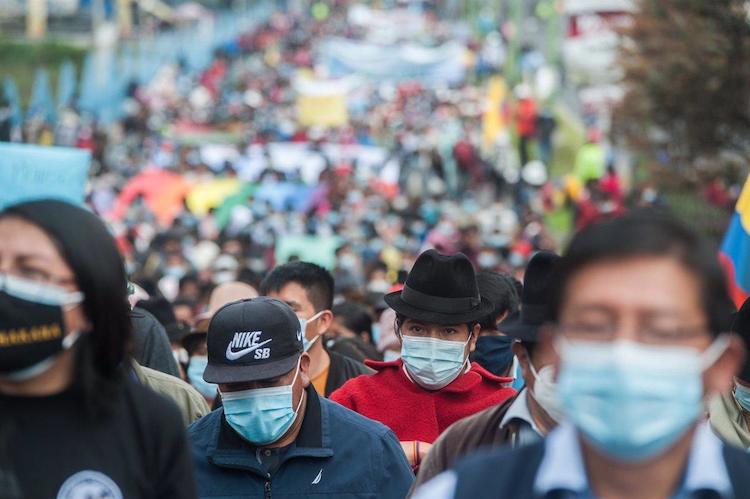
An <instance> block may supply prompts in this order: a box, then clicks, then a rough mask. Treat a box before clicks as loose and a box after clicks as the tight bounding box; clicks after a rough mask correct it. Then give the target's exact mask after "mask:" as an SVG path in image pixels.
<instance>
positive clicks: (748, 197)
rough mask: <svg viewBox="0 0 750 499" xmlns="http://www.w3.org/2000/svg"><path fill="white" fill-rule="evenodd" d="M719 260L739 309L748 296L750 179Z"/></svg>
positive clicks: (730, 225)
mask: <svg viewBox="0 0 750 499" xmlns="http://www.w3.org/2000/svg"><path fill="white" fill-rule="evenodd" d="M720 259H721V263H722V266H723V267H724V269H725V271H726V272H727V277H728V279H729V287H730V292H731V295H732V299H733V300H734V303H735V305H737V307H738V308H739V307H740V306H741V305H742V303H743V302H744V301H745V299H746V298H747V297H748V295H750V177H748V179H747V180H746V181H745V185H744V187H743V188H742V193H741V194H740V198H739V199H738V200H737V206H736V207H735V212H734V214H733V215H732V220H731V222H729V228H728V229H727V233H726V235H725V236H724V242H723V243H722V245H721V253H720Z"/></svg>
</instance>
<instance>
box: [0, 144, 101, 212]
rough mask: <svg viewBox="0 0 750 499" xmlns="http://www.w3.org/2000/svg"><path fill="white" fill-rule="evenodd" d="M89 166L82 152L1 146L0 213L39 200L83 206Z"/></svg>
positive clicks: (57, 148) (15, 145)
mask: <svg viewBox="0 0 750 499" xmlns="http://www.w3.org/2000/svg"><path fill="white" fill-rule="evenodd" d="M90 162H91V155H90V153H89V152H88V151H84V150H82V149H73V148H68V147H43V146H35V145H28V144H14V143H8V142H0V210H1V209H4V208H5V207H6V206H10V205H12V204H16V203H20V202H22V201H30V200H33V199H42V198H53V199H60V200H63V201H68V202H70V203H73V204H82V203H83V200H84V196H85V188H86V178H87V176H88V171H89V164H90Z"/></svg>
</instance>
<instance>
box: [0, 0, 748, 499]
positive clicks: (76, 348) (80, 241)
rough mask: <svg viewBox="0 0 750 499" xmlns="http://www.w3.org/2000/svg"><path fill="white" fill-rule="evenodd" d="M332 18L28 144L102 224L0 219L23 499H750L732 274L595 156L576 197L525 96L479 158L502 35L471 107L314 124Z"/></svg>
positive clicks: (63, 208)
mask: <svg viewBox="0 0 750 499" xmlns="http://www.w3.org/2000/svg"><path fill="white" fill-rule="evenodd" d="M334 3H335V4H336V5H337V6H338V7H340V8H339V9H337V8H333V9H331V10H330V11H329V10H326V11H325V12H324V11H321V10H318V11H316V12H315V13H313V14H314V15H313V16H312V17H306V16H299V15H296V14H291V13H289V12H276V13H274V14H272V15H271V17H270V18H269V19H268V20H263V21H261V22H259V24H258V25H257V26H255V27H254V28H253V29H252V30H251V31H248V32H247V33H245V34H243V35H242V36H240V37H239V38H238V39H235V40H232V41H231V43H228V44H225V45H224V46H222V47H221V48H220V49H219V50H217V51H216V53H215V56H214V58H213V59H212V61H211V63H210V65H209V66H208V67H207V68H205V69H204V70H202V71H198V72H193V71H191V70H190V69H189V66H188V65H186V64H175V65H167V66H165V67H164V68H162V70H161V71H160V72H159V74H158V76H157V77H156V78H155V79H154V80H153V81H150V82H142V83H134V84H133V85H132V86H131V87H130V88H129V91H128V97H127V99H126V100H125V102H124V107H123V113H122V119H120V120H118V121H116V122H115V123H109V124H106V125H105V124H103V123H97V122H96V120H92V119H91V118H90V117H87V116H86V115H85V113H81V112H79V110H77V109H76V107H75V106H74V105H73V106H71V107H70V108H69V109H67V110H66V111H65V113H63V114H62V117H61V118H60V120H59V121H58V123H57V124H56V125H55V126H54V127H49V126H47V125H44V124H42V125H40V123H39V122H38V121H34V119H30V120H29V121H28V122H27V123H26V124H25V126H24V130H23V133H22V134H21V135H22V137H23V139H24V140H25V141H27V142H33V143H46V144H50V145H51V144H53V143H55V144H57V145H64V146H74V147H79V148H84V149H89V150H90V151H91V152H92V158H93V171H92V175H91V182H90V184H91V185H90V190H89V194H88V196H87V199H86V205H87V207H86V208H85V209H84V208H81V207H78V206H74V205H73V204H69V203H67V202H63V201H59V200H52V199H42V200H34V201H25V202H21V203H18V204H15V205H12V206H10V207H7V208H5V209H4V210H3V211H0V497H2V498H3V499H5V498H7V499H20V498H47V497H60V498H72V499H77V498H81V497H107V498H139V497H144V498H145V497H149V498H151V497H153V498H169V497H175V498H192V497H206V498H208V497H265V498H271V497H274V496H278V497H310V496H321V497H384V498H394V499H401V498H405V497H415V498H419V499H421V498H439V497H457V498H463V497H472V498H475V497H488V498H489V497H498V498H528V497H544V498H555V497H564V498H581V499H583V498H590V497H607V498H608V497H617V498H619V497H628V498H667V497H675V498H679V499H683V498H685V499H687V498H699V497H720V498H726V499H728V498H731V497H745V494H748V495H749V496H750V481H748V478H747V477H748V476H750V474H749V473H748V472H749V471H750V456H748V454H747V450H748V448H750V362H748V361H747V360H746V359H745V353H744V342H743V339H745V338H750V302H747V303H746V304H745V305H743V306H742V307H741V309H740V310H739V311H738V312H736V311H735V307H734V304H733V303H732V302H731V300H730V298H729V296H728V294H727V287H726V283H725V277H724V275H723V273H722V270H721V268H720V266H719V264H718V261H717V258H716V255H715V254H714V252H713V251H712V249H711V248H710V247H709V246H708V245H707V243H706V242H705V241H703V240H702V239H701V238H700V237H699V236H697V235H696V234H694V233H693V232H691V230H690V229H688V228H686V227H684V226H683V225H681V224H680V223H679V222H677V221H676V220H675V219H673V218H672V217H671V216H670V215H668V214H667V212H665V211H661V208H660V206H661V205H662V204H664V203H663V200H662V199H661V198H660V196H659V194H658V192H657V191H656V190H655V188H654V187H653V185H652V184H648V183H646V184H643V185H642V186H638V188H634V189H630V190H629V189H626V186H625V185H624V179H623V178H622V176H621V175H620V174H619V173H618V172H617V171H616V168H615V167H614V166H613V164H612V160H611V158H610V157H608V154H607V151H606V149H605V148H604V146H603V139H602V137H601V134H600V133H599V131H598V130H597V129H596V127H594V126H592V127H591V128H590V129H588V130H587V132H586V141H585V144H584V145H583V146H582V147H581V148H580V150H579V151H578V154H577V157H576V158H575V159H574V161H573V164H571V165H568V166H569V169H570V170H571V172H572V173H571V175H569V176H567V177H565V178H563V177H557V176H554V175H552V174H551V168H550V167H551V164H552V162H553V161H554V156H555V154H556V147H555V140H554V136H555V130H556V128H557V127H559V124H558V123H557V122H556V119H555V116H554V113H553V111H552V109H553V106H552V104H553V103H552V102H537V99H536V96H535V89H534V85H533V84H531V82H532V81H533V78H530V77H529V76H530V75H528V74H526V73H524V79H525V80H526V81H525V82H524V83H522V84H521V85H519V86H518V87H517V88H516V89H515V90H514V91H512V92H509V95H508V96H507V98H506V99H505V100H503V101H502V102H501V103H500V104H501V105H500V107H499V108H498V109H496V110H495V111H496V112H497V114H498V116H500V117H501V120H500V121H503V120H505V121H507V126H505V127H504V128H503V127H501V128H499V129H497V130H495V134H494V135H493V136H491V137H490V140H489V141H487V140H485V139H486V138H487V137H486V133H487V128H486V127H487V123H486V122H485V119H484V117H485V115H486V113H487V111H488V110H487V98H486V86H487V85H488V80H487V75H493V74H495V73H496V72H497V71H498V70H499V69H500V67H501V57H500V55H499V53H500V52H501V51H499V50H498V43H499V42H498V40H499V39H500V38H499V37H500V35H499V34H497V33H495V34H494V35H488V36H485V37H483V38H482V39H480V40H473V39H470V38H467V39H466V40H465V48H466V56H467V57H466V58H467V75H466V77H465V79H464V80H463V81H462V82H461V83H460V84H450V85H430V84H427V83H426V82H415V81H397V82H374V81H367V80H364V81H359V82H358V84H357V85H356V86H355V87H354V88H353V89H352V90H351V93H350V95H349V96H348V109H347V113H348V119H347V124H346V125H342V126H332V127H323V126H311V125H304V124H302V123H301V122H300V118H299V116H298V114H297V112H298V108H297V105H298V103H297V97H298V95H297V94H296V92H297V87H296V85H297V82H298V80H299V78H300V77H302V76H301V75H307V76H310V75H316V77H320V73H325V71H323V70H322V69H321V68H320V67H319V65H318V63H317V59H316V55H317V51H318V50H319V49H320V46H321V43H322V42H323V41H324V40H326V39H328V38H330V37H342V38H346V39H349V40H359V39H364V38H365V37H366V36H367V33H366V28H363V27H362V26H361V25H356V24H354V23H351V22H350V19H349V18H348V17H347V9H346V8H345V7H346V5H347V2H334ZM424 20H426V22H427V23H428V25H427V26H428V27H427V28H426V29H425V30H424V32H425V33H428V34H429V36H430V38H431V40H430V42H431V43H433V44H439V43H442V42H445V41H447V40H449V39H451V38H452V37H455V36H456V33H455V32H454V31H453V30H452V29H451V25H450V23H446V22H444V21H439V20H437V19H436V18H434V17H432V16H431V15H430V14H429V13H428V14H427V15H426V16H425V17H424ZM420 36H425V35H424V33H423V34H422V35H420ZM524 67H525V66H524ZM524 71H525V70H524ZM490 100H491V99H490ZM0 111H2V109H0ZM0 118H2V113H1V112H0ZM3 130H5V129H4V128H2V127H0V132H3ZM7 132H8V134H9V136H10V135H13V134H14V132H13V131H11V130H7ZM3 133H5V132H3ZM188 137H189V138H188ZM195 137H198V138H197V139H196V138H195ZM217 137H220V138H219V139H217ZM516 140H517V143H515V144H516V145H514V141H516ZM219 142H220V143H219ZM227 143H228V144H229V145H227ZM279 148H280V149H279ZM279 150H282V151H287V152H288V151H290V150H294V151H296V152H295V155H294V158H293V159H292V160H291V167H288V166H289V165H287V164H283V165H282V164H280V163H283V162H284V161H283V158H282V156H283V155H279V154H278V151H279ZM353 151H354V152H353ZM363 151H364V152H363ZM368 154H369V155H368ZM373 155H374V157H375V158H376V159H372V158H373ZM205 185H211V186H213V187H216V189H217V190H218V191H220V194H217V195H215V196H214V195H212V196H207V197H208V201H206V200H205V199H204V200H203V202H198V200H197V198H196V197H195V196H194V190H193V189H195V188H199V187H201V186H205ZM217 186H218V187H217ZM226 186H228V187H226ZM704 195H705V196H706V198H707V199H709V200H710V201H711V202H712V203H713V204H715V205H717V206H721V207H725V208H726V207H727V206H730V205H731V204H732V202H731V201H732V197H733V196H735V195H734V194H733V193H732V192H729V190H728V189H726V188H724V186H722V185H719V184H715V185H714V184H711V185H710V186H708V187H707V188H706V192H705V193H704ZM735 197H736V196H735ZM566 212H570V213H571V214H572V216H571V217H572V223H570V229H575V234H574V235H573V236H572V240H571V241H570V242H569V243H567V241H566V238H567V234H565V233H561V232H560V231H559V230H555V228H554V227H553V225H554V224H552V223H551V222H550V221H551V220H552V219H554V218H555V217H556V216H557V218H559V215H560V213H566ZM290 238H297V239H298V240H300V241H302V243H300V244H297V245H295V246H294V247H293V249H291V250H288V251H286V252H282V251H280V249H281V247H282V246H283V245H284V244H285V242H287V241H288V240H289V239H290ZM331 241H334V243H333V244H330V242H331ZM321 254H326V256H327V257H328V258H326V257H325V256H324V257H323V258H322V259H323V260H326V262H327V265H320V263H322V262H321V261H318V260H319V258H318V257H319V255H321ZM311 255H316V257H315V258H311ZM310 260H316V261H317V263H315V262H313V261H310Z"/></svg>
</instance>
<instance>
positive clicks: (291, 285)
mask: <svg viewBox="0 0 750 499" xmlns="http://www.w3.org/2000/svg"><path fill="white" fill-rule="evenodd" d="M268 295H269V296H271V297H274V298H279V299H280V300H281V301H284V302H287V303H289V304H291V303H295V304H297V305H299V306H301V307H303V308H307V307H312V306H313V305H312V302H311V301H310V298H309V296H308V295H307V290H306V289H305V288H304V287H302V285H301V284H300V283H298V282H295V281H291V282H288V283H286V284H284V285H283V286H282V287H281V288H280V289H279V290H278V291H272V292H270V293H268Z"/></svg>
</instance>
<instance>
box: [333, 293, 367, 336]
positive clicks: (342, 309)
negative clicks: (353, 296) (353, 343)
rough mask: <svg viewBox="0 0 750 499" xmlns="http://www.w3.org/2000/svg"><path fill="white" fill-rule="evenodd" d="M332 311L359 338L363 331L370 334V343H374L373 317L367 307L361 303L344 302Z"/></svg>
mask: <svg viewBox="0 0 750 499" xmlns="http://www.w3.org/2000/svg"><path fill="white" fill-rule="evenodd" d="M331 311H332V312H333V315H334V316H336V318H337V319H338V320H340V321H341V322H342V323H343V324H344V326H346V327H347V328H349V329H350V330H351V331H352V332H354V333H355V334H356V335H357V336H359V337H361V334H362V332H363V331H364V332H367V333H370V338H369V342H370V343H372V317H371V316H370V314H369V313H368V312H367V309H366V308H365V307H363V306H362V305H360V304H359V303H354V302H344V303H340V304H338V305H336V306H334V307H333V308H332V309H331Z"/></svg>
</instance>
